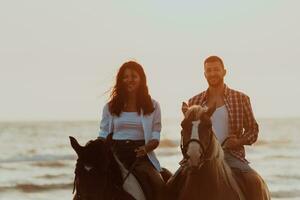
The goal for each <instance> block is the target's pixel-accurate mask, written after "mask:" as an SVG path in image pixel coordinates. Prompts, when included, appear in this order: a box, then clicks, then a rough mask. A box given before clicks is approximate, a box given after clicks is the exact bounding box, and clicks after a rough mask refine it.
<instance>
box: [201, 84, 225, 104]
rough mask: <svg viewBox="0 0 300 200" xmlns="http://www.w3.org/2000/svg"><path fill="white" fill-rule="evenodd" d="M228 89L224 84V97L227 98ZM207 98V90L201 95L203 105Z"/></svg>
mask: <svg viewBox="0 0 300 200" xmlns="http://www.w3.org/2000/svg"><path fill="white" fill-rule="evenodd" d="M229 90H230V88H229V87H228V86H227V85H226V84H225V83H224V97H227V96H228V95H229ZM207 97H208V88H207V90H205V91H204V95H203V103H206V101H207Z"/></svg>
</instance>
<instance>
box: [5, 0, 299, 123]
mask: <svg viewBox="0 0 300 200" xmlns="http://www.w3.org/2000/svg"><path fill="white" fill-rule="evenodd" d="M299 7H300V2H299V1H297V0H289V1H283V0H264V1H261V0H252V1H247V2H245V1H237V0H236V1H233V0H228V1H204V0H197V1H178V0H172V1H171V0H164V1H161V0H151V1H146V0H131V1H124V0H120V1H115V0H111V1H102V0H93V1H88V0H87V1H79V0H51V1H45V0H26V1H23V0H9V1H8V0H3V1H0V24H1V27H0V29H1V31H0V95H1V96H0V121H31V120H34V121H35V120H37V121H44V120H100V119H101V112H102V107H103V106H104V104H105V102H107V100H108V97H109V92H107V91H109V89H110V88H111V87H112V86H113V84H114V81H115V76H116V73H117V70H118V68H119V67H120V66H121V65H122V63H124V62H126V61H128V60H135V61H137V62H139V63H140V64H141V65H142V66H143V67H144V70H145V72H146V75H147V79H148V86H149V90H150V93H151V96H152V97H153V98H154V99H156V100H158V101H159V102H160V104H161V109H162V117H163V118H178V117H182V114H181V111H180V106H181V102H182V101H187V100H188V99H189V98H190V97H192V96H194V95H196V94H198V93H199V92H201V91H202V90H205V89H206V88H207V83H206V80H205V78H204V75H203V61H204V59H205V58H206V57H208V56H210V55H218V56H220V57H222V58H223V61H224V64H225V67H226V69H227V75H226V77H225V82H226V83H227V85H228V86H229V87H231V88H234V89H237V90H240V91H243V92H244V93H246V94H247V95H249V96H250V98H251V103H252V107H253V111H254V114H255V116H256V117H257V118H286V117H300V106H299V105H298V104H299V102H300V89H299V85H300V80H299V75H300V73H299V72H300V69H299V68H300V61H299V56H300V26H299V19H300V13H299V12H298V8H299Z"/></svg>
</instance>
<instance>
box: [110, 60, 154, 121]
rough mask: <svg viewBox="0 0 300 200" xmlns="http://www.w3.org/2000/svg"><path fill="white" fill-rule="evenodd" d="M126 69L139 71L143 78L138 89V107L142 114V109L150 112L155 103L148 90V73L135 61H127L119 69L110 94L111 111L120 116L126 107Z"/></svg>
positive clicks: (147, 112) (139, 112) (145, 112)
mask: <svg viewBox="0 0 300 200" xmlns="http://www.w3.org/2000/svg"><path fill="white" fill-rule="evenodd" d="M126 69H130V70H134V71H136V72H137V73H138V75H139V76H140V78H141V82H140V86H139V88H138V91H137V101H136V107H137V111H138V114H141V110H143V113H144V114H145V115H147V114H150V113H152V112H153V111H154V107H153V103H152V100H151V96H150V95H149V92H148V86H147V80H146V75H145V72H144V69H143V67H142V66H141V65H140V64H139V63H137V62H134V61H129V62H125V63H124V64H123V65H122V66H121V67H120V69H119V71H118V74H117V77H116V83H115V85H114V87H113V88H112V91H111V94H110V101H109V111H110V113H111V114H113V115H117V116H120V113H121V112H122V110H123V108H124V104H125V101H126V98H127V93H126V89H125V86H124V83H123V74H124V72H125V70H126Z"/></svg>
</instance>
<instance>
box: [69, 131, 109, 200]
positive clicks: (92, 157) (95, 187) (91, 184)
mask: <svg viewBox="0 0 300 200" xmlns="http://www.w3.org/2000/svg"><path fill="white" fill-rule="evenodd" d="M70 142H71V145H72V147H73V149H74V150H75V152H76V153H77V155H78V159H77V163H76V169H75V174H76V176H75V184H76V195H77V197H78V196H80V198H81V199H97V198H96V197H98V198H99V196H100V194H99V193H100V192H101V190H102V189H104V188H105V182H104V181H103V180H105V179H104V178H103V177H104V176H105V174H106V173H107V171H106V170H107V168H108V162H109V159H108V158H109V157H108V156H109V153H108V147H107V145H106V143H105V140H103V139H96V140H91V141H89V142H88V143H87V144H86V145H85V146H81V145H80V144H79V143H78V142H77V140H76V139H75V138H74V137H70ZM101 186H102V187H101Z"/></svg>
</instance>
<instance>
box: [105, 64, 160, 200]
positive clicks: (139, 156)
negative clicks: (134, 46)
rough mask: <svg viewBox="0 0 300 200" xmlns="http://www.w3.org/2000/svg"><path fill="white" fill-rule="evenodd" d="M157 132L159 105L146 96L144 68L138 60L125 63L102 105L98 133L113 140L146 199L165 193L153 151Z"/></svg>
mask: <svg viewBox="0 0 300 200" xmlns="http://www.w3.org/2000/svg"><path fill="white" fill-rule="evenodd" d="M160 131H161V114H160V106H159V104H158V102H156V101H155V100H153V99H151V96H150V95H149V92H148V87H147V82H146V75H145V72H144V69H143V68H142V66H141V65H140V64H138V63H137V62H134V61H129V62H125V63H124V64H123V65H122V66H121V67H120V69H119V71H118V74H117V77H116V84H115V86H114V87H113V89H112V92H111V99H110V101H109V102H108V103H107V104H106V105H105V106H104V108H103V115H102V120H101V124H100V133H99V136H100V137H101V138H107V139H108V140H112V148H113V152H114V153H115V155H116V156H117V157H118V159H119V160H120V161H121V162H122V164H123V165H124V166H125V168H126V169H127V170H128V171H129V172H130V173H133V174H134V175H135V176H136V177H137V179H138V180H139V182H140V184H141V187H142V189H143V191H144V193H145V196H146V198H147V199H156V200H157V199H163V196H164V187H165V183H164V180H163V179H162V177H161V176H160V174H159V172H160V171H161V168H160V164H159V161H158V159H157V157H156V155H155V153H154V151H153V150H154V149H156V148H157V147H158V144H159V140H160ZM124 179H125V180H126V177H124ZM128 192H129V193H130V191H128Z"/></svg>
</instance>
